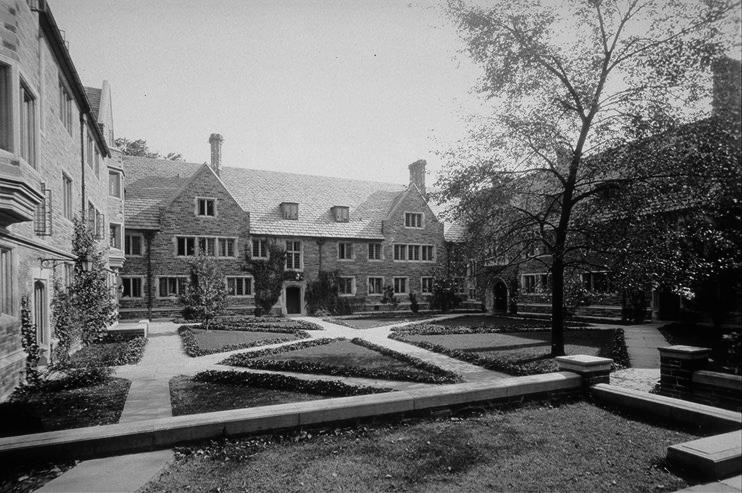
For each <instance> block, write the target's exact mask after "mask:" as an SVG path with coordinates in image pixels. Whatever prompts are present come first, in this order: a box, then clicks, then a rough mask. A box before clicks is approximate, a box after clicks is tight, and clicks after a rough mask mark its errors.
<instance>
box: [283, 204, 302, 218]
mask: <svg viewBox="0 0 742 493" xmlns="http://www.w3.org/2000/svg"><path fill="white" fill-rule="evenodd" d="M281 216H282V217H283V218H284V219H292V220H294V221H296V220H297V219H299V204H297V203H296V202H282V203H281Z"/></svg>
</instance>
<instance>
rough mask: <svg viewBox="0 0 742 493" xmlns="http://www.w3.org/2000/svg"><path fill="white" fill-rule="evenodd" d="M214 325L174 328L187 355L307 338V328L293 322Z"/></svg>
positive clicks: (201, 354)
mask: <svg viewBox="0 0 742 493" xmlns="http://www.w3.org/2000/svg"><path fill="white" fill-rule="evenodd" d="M215 327H219V328H213V329H209V330H206V329H203V328H199V327H189V326H187V325H184V326H182V327H180V328H179V329H178V334H180V337H181V339H182V340H183V346H184V348H185V351H186V353H187V354H188V356H194V357H195V356H203V355H206V354H213V353H220V352H224V351H233V350H235V349H245V348H249V347H255V346H266V345H268V344H277V343H280V342H288V341H295V340H299V339H306V338H309V334H308V333H307V332H305V331H304V330H302V329H297V328H296V327H295V326H287V327H278V326H276V325H271V326H270V327H265V326H256V325H247V326H245V325H239V326H229V325H221V324H219V325H216V324H215Z"/></svg>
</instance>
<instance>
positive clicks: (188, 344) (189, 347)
mask: <svg viewBox="0 0 742 493" xmlns="http://www.w3.org/2000/svg"><path fill="white" fill-rule="evenodd" d="M212 327H214V325H213V324H212ZM191 329H192V327H190V326H188V325H182V326H180V327H179V328H178V334H179V335H180V338H181V340H182V341H183V349H185V352H186V354H187V355H188V356H191V357H194V358H195V357H197V356H206V355H207V354H214V353H224V352H227V351H234V350H236V349H246V348H251V347H255V346H267V345H269V344H279V343H281V342H287V341H292V340H293V339H289V338H286V337H273V338H268V339H260V340H257V341H252V342H244V343H241V344H228V345H226V346H222V347H220V348H214V349H203V348H201V347H200V346H199V345H198V340H197V339H196V335H195V334H194V333H193V330H191ZM211 330H215V329H213V328H212V329H211ZM219 330H222V329H219ZM227 330H229V329H227ZM251 332H252V331H251ZM254 332H281V333H284V334H293V335H296V336H297V337H304V338H308V337H309V334H307V333H306V332H304V331H303V330H286V331H277V330H268V329H265V330H256V331H254Z"/></svg>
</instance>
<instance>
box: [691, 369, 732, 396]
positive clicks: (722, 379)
mask: <svg viewBox="0 0 742 493" xmlns="http://www.w3.org/2000/svg"><path fill="white" fill-rule="evenodd" d="M693 383H702V384H706V385H713V386H714V387H720V388H723V389H732V390H736V391H737V392H742V375H731V374H729V373H720V372H717V371H709V370H698V371H695V372H693Z"/></svg>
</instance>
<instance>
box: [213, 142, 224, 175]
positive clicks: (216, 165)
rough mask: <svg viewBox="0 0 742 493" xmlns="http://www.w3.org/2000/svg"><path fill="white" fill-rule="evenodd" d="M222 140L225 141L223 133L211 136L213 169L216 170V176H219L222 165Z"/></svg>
mask: <svg viewBox="0 0 742 493" xmlns="http://www.w3.org/2000/svg"><path fill="white" fill-rule="evenodd" d="M222 142H224V137H222V134H211V136H210V137H209V144H211V169H213V170H214V173H216V176H219V173H220V171H221V167H222Z"/></svg>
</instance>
